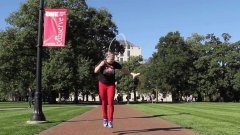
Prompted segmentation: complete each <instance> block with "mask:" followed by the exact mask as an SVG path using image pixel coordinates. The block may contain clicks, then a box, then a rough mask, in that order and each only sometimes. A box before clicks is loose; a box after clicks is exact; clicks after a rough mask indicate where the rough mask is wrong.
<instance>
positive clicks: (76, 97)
mask: <svg viewBox="0 0 240 135" xmlns="http://www.w3.org/2000/svg"><path fill="white" fill-rule="evenodd" d="M73 102H74V103H75V104H77V103H79V101H78V90H77V89H75V90H74V101H73Z"/></svg>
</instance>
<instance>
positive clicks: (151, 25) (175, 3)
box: [0, 0, 240, 59]
mask: <svg viewBox="0 0 240 135" xmlns="http://www.w3.org/2000/svg"><path fill="white" fill-rule="evenodd" d="M23 1H25V0H8V1H5V0H4V1H3V0H0V7H1V10H0V16H1V18H0V29H1V30H3V29H4V28H5V27H6V23H5V22H4V19H5V18H6V17H8V16H9V13H11V12H13V11H16V10H17V9H18V7H19V4H20V3H21V2H23ZM87 3H88V5H89V6H90V7H95V8H106V9H107V10H108V11H109V12H110V13H111V14H112V16H113V21H114V22H115V23H116V25H117V26H118V30H119V33H122V34H124V35H125V37H126V39H127V40H128V41H130V42H132V43H133V44H136V45H138V46H140V47H141V48H142V55H143V57H144V58H145V59H147V58H149V57H151V56H152V53H153V52H154V51H155V46H156V44H157V43H158V41H159V38H160V37H161V36H165V35H166V34H167V33H168V32H174V31H179V32H180V33H181V35H182V36H183V37H184V38H186V37H189V36H191V34H192V33H198V34H201V35H206V34H208V33H214V34H215V35H216V36H219V37H220V36H221V34H222V33H225V32H226V33H229V34H230V35H231V36H232V38H231V40H230V41H231V42H236V41H239V40H240V29H239V25H240V8H239V5H240V0H87ZM119 38H121V37H120V36H119Z"/></svg>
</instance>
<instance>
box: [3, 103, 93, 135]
mask: <svg viewBox="0 0 240 135" xmlns="http://www.w3.org/2000/svg"><path fill="white" fill-rule="evenodd" d="M27 106H28V105H27V103H25V102H24V103H5V102H0V135H32V134H35V133H39V132H40V131H42V130H44V129H47V128H49V127H51V126H54V125H57V124H59V123H61V122H63V121H66V120H68V119H71V118H72V117H74V116H77V115H80V114H82V113H84V112H86V111H89V110H91V109H92V107H88V106H84V105H56V104H55V105H49V104H46V105H45V104H44V105H43V113H44V115H45V117H46V119H47V123H44V124H34V125H29V124H27V121H28V120H30V118H31V116H32V113H33V109H30V108H27ZM9 108H12V109H13V108H18V109H17V110H10V109H9Z"/></svg>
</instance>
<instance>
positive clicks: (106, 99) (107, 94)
mask: <svg viewBox="0 0 240 135" xmlns="http://www.w3.org/2000/svg"><path fill="white" fill-rule="evenodd" d="M98 84H99V95H100V98H101V100H102V111H103V119H108V121H113V112H114V105H113V100H114V95H115V84H109V85H108V84H104V83H102V82H100V81H99V83H98ZM107 105H108V114H107Z"/></svg>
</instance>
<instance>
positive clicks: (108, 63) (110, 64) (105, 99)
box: [94, 51, 140, 128]
mask: <svg viewBox="0 0 240 135" xmlns="http://www.w3.org/2000/svg"><path fill="white" fill-rule="evenodd" d="M114 59H115V54H114V52H111V51H108V52H107V53H106V59H105V60H103V61H101V62H100V64H98V65H97V66H96V67H95V70H94V72H95V73H99V76H98V80H99V82H98V85H99V95H100V98H101V100H102V112H103V126H104V127H109V128H113V112H114V105H113V100H114V95H115V69H119V70H120V71H122V72H123V73H124V74H127V75H132V77H133V78H135V77H136V76H138V75H140V73H132V72H130V71H129V70H127V69H125V68H122V66H121V65H120V64H119V63H118V62H116V61H115V60H114ZM107 105H108V107H107ZM107 112H108V113H107Z"/></svg>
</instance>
